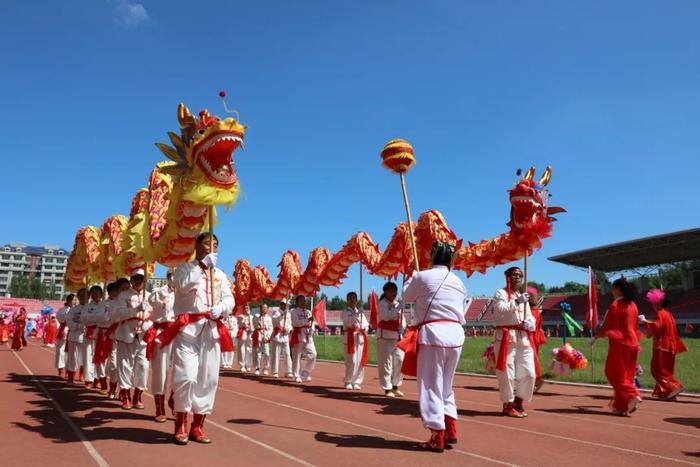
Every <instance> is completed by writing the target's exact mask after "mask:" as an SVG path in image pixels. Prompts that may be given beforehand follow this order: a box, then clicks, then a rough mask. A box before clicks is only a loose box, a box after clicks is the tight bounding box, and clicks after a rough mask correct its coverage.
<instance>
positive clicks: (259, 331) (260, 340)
mask: <svg viewBox="0 0 700 467" xmlns="http://www.w3.org/2000/svg"><path fill="white" fill-rule="evenodd" d="M267 310H268V307H267V305H266V304H264V303H263V304H261V305H260V315H259V316H255V317H254V318H253V366H254V367H255V374H256V375H259V374H260V370H261V368H262V374H264V375H267V374H269V373H270V338H271V337H272V318H270V316H269V315H268V314H267Z"/></svg>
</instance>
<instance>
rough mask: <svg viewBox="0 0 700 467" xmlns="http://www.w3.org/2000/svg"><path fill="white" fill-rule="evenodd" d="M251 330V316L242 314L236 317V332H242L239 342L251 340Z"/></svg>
mask: <svg viewBox="0 0 700 467" xmlns="http://www.w3.org/2000/svg"><path fill="white" fill-rule="evenodd" d="M252 329H253V316H251V315H249V314H247V313H245V312H244V313H243V314H242V315H240V316H239V317H238V330H239V331H241V330H242V331H243V332H241V340H244V341H245V340H248V339H252V337H253V333H252V332H251V331H252Z"/></svg>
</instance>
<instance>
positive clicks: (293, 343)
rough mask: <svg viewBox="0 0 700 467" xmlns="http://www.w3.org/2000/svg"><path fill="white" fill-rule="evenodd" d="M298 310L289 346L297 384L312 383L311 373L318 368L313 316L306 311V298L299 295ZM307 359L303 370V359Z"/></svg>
mask: <svg viewBox="0 0 700 467" xmlns="http://www.w3.org/2000/svg"><path fill="white" fill-rule="evenodd" d="M295 304H296V308H294V309H293V310H292V313H291V316H292V328H293V330H292V336H291V338H290V340H289V346H290V347H291V350H292V360H293V372H294V380H295V381H296V382H297V383H301V382H302V380H304V381H311V373H312V372H313V370H314V367H315V366H316V346H315V345H314V337H313V315H312V313H311V310H307V309H306V298H305V297H304V296H303V295H297V297H296V301H295ZM302 356H303V357H305V358H306V365H305V366H304V369H303V370H302V369H301V357H302Z"/></svg>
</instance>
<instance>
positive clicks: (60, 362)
mask: <svg viewBox="0 0 700 467" xmlns="http://www.w3.org/2000/svg"><path fill="white" fill-rule="evenodd" d="M65 346H66V338H65V337H64V338H63V339H58V340H57V341H56V358H55V359H54V367H56V369H57V370H60V369H61V368H65V367H66V351H65Z"/></svg>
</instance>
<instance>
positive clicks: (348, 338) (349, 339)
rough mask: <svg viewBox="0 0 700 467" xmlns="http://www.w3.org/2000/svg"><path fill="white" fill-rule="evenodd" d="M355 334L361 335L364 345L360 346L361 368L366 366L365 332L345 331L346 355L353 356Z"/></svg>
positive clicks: (358, 330) (366, 347)
mask: <svg viewBox="0 0 700 467" xmlns="http://www.w3.org/2000/svg"><path fill="white" fill-rule="evenodd" d="M355 334H361V335H362V339H363V341H362V342H363V343H364V345H363V346H362V360H361V362H360V364H361V365H362V368H364V367H366V366H367V351H368V350H369V349H368V347H369V346H368V345H367V331H362V330H360V329H356V328H353V329H348V330H347V331H345V342H346V343H347V344H348V353H349V354H350V355H355Z"/></svg>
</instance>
